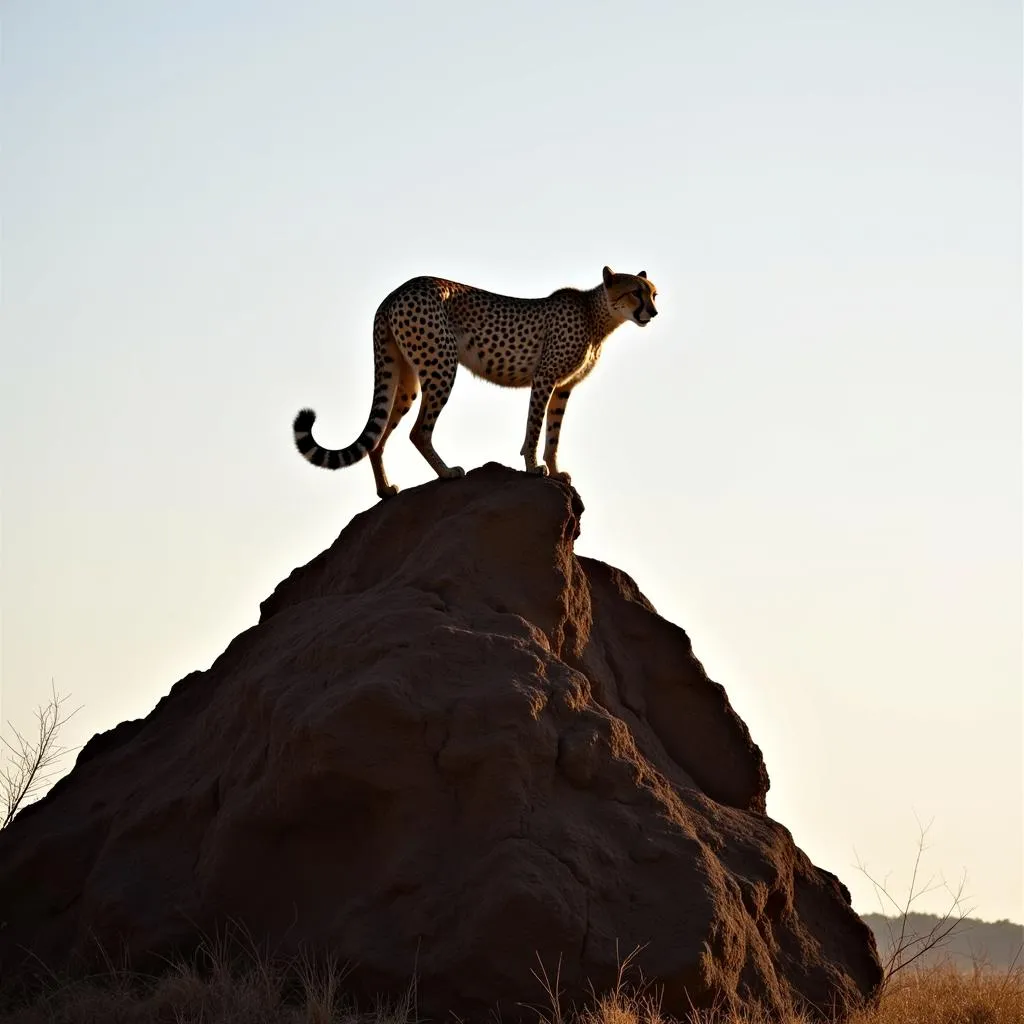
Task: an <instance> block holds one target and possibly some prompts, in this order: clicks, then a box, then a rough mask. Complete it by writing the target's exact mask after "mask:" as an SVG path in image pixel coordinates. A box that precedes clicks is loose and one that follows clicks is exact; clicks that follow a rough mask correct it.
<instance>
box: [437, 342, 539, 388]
mask: <svg viewBox="0 0 1024 1024" xmlns="http://www.w3.org/2000/svg"><path fill="white" fill-rule="evenodd" d="M497 333H498V332H496V334H497ZM456 338H457V340H458V344H459V362H460V363H462V365H463V366H465V367H466V369H468V370H469V371H470V373H473V374H475V375H476V376H477V377H483V379H484V380H489V381H491V382H492V383H493V384H501V385H502V386H503V387H507V388H524V387H529V386H530V384H531V383H532V381H533V371H534V369H535V368H536V366H537V360H538V359H539V358H540V351H541V342H540V339H539V338H538V339H534V338H529V337H526V338H514V339H509V338H503V337H501V336H500V334H498V336H497V337H495V336H494V335H492V336H490V337H486V336H485V337H484V338H481V337H480V336H479V335H477V334H475V333H469V332H466V333H457V334H456Z"/></svg>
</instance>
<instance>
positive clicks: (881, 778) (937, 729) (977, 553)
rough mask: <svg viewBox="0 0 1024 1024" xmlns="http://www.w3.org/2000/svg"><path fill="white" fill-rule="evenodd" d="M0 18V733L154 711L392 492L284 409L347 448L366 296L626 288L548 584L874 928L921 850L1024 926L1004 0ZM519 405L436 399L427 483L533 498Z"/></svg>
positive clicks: (564, 448)
mask: <svg viewBox="0 0 1024 1024" xmlns="http://www.w3.org/2000/svg"><path fill="white" fill-rule="evenodd" d="M2 12H3V15H2V50H3V54H2V57H3V59H2V68H0V87H2V90H3V93H2V96H3V99H2V106H0V144H2V165H0V172H2V176H0V204H2V257H3V268H2V269H3V279H2V285H3V301H2V307H0V309H2V327H0V329H2V332H3V333H2V337H3V370H2V375H0V381H2V383H0V388H2V399H0V428H2V430H0V434H2V444H3V450H2V515H3V518H2V561H0V565H2V611H3V646H2V657H3V665H2V668H3V676H2V683H3V690H2V709H0V714H2V717H3V719H4V721H5V722H7V721H10V722H12V723H14V724H16V725H20V726H25V725H26V724H30V722H31V716H32V711H33V708H34V707H35V706H36V705H37V704H38V703H40V702H41V701H43V700H45V698H46V696H47V694H48V692H49V688H50V683H51V679H52V680H53V682H54V684H55V685H56V686H57V688H58V689H59V690H61V691H64V692H68V693H70V694H71V702H72V703H73V704H75V705H81V711H80V712H79V713H78V715H77V716H76V717H75V719H73V721H72V723H71V725H70V726H69V727H68V730H67V732H66V734H65V739H66V741H67V742H69V743H72V744H81V743H83V742H84V741H85V740H86V739H87V738H88V737H89V736H91V735H92V734H93V733H94V732H96V731H99V730H102V729H107V728H110V727H112V726H114V725H115V724H117V723H118V722H119V721H122V720H124V719H126V718H133V717H139V716H142V715H145V714H146V713H148V711H149V710H150V709H151V708H152V707H153V706H154V704H155V703H156V702H157V700H159V698H160V697H161V696H163V695H164V694H165V693H166V692H167V690H168V689H169V688H170V686H171V685H172V684H173V683H174V682H175V681H176V680H177V679H179V678H180V677H181V676H183V675H185V674H186V673H187V672H189V671H191V670H193V669H202V668H207V667H208V666H209V665H210V663H211V662H212V660H213V659H214V658H215V657H216V656H217V655H218V654H219V653H220V652H221V651H222V650H223V649H224V648H225V647H226V646H227V644H228V642H229V641H230V640H231V639H232V638H233V637H234V636H235V635H236V634H237V633H238V632H240V631H241V630H242V629H245V628H246V627H248V626H250V625H252V624H253V623H254V622H255V621H256V620H257V617H258V614H259V602H260V601H261V600H263V599H264V598H265V597H266V596H267V595H268V594H269V593H270V592H271V591H272V590H273V588H274V586H275V585H276V584H277V583H278V581H280V580H281V579H282V578H284V577H285V576H286V575H287V574H288V573H289V572H290V571H291V570H292V569H293V568H294V567H295V566H297V565H300V564H303V563H305V562H306V561H308V560H309V559H310V558H312V557H313V556H314V555H316V554H317V553H318V552H319V551H321V550H322V549H323V548H324V547H326V546H327V545H328V544H329V543H330V542H331V541H332V540H333V539H334V537H335V536H336V535H337V533H338V532H339V530H340V529H341V528H342V527H343V526H344V525H345V524H346V523H347V522H348V521H349V519H350V518H351V517H352V516H353V515H354V514H355V513H357V512H359V511H361V510H363V509H365V508H367V507H369V506H370V505H372V504H373V503H374V502H375V500H376V496H375V492H374V487H373V479H372V474H371V471H370V466H369V463H368V462H363V463H361V464H360V465H358V466H356V467H353V468H351V469H348V470H345V471H342V472H339V473H334V474H331V473H325V472H323V471H320V470H316V469H314V468H312V467H311V466H309V465H308V464H307V463H305V462H304V461H303V460H302V459H301V458H300V457H299V456H298V455H297V453H296V452H295V450H294V448H293V446H292V438H291V420H292V417H293V416H294V415H295V413H296V412H297V411H298V409H299V408H300V407H302V406H304V405H310V406H312V407H313V408H314V409H316V410H317V412H318V414H319V419H318V423H317V436H318V438H319V439H320V440H321V441H322V442H323V443H325V444H328V445H337V446H341V445H344V444H347V443H349V442H350V441H352V440H353V439H354V438H355V437H356V435H357V434H358V432H359V430H360V429H361V427H362V425H363V424H364V422H365V420H366V415H367V412H368V411H369V404H370V395H371V391H372V386H373V385H372V361H371V336H370V329H371V323H372V317H373V312H374V310H375V308H376V306H377V304H378V303H379V302H380V300H381V299H382V298H383V297H384V296H385V295H386V294H387V293H388V292H389V291H390V290H391V289H392V288H394V287H396V286H397V285H398V284H400V283H401V282H403V281H404V280H406V279H407V278H409V277H412V276H414V275H416V274H436V275H439V276H446V277H451V278H454V279H456V280H461V281H466V282H468V283H471V284H476V285H479V286H481V287H484V288H488V289H490V290H492V291H498V292H504V293H507V294H513V295H533V296H539V295H546V294H549V293H550V292H551V291H553V290H554V289H555V288H557V287H560V286H562V285H575V286H578V287H582V288H590V287H593V286H594V285H596V284H597V283H598V282H599V281H600V275H601V267H602V266H603V265H604V264H605V263H608V264H610V265H611V266H612V267H613V268H615V269H617V270H618V269H621V270H625V271H630V272H636V271H638V270H641V269H645V270H646V271H647V272H648V274H649V275H650V277H651V279H652V280H653V281H654V282H655V284H656V286H657V288H658V294H659V309H660V311H661V315H660V316H659V317H658V319H657V321H656V322H655V323H653V324H652V325H651V326H650V327H649V328H647V329H645V330H643V331H641V330H639V329H638V328H635V327H633V326H631V325H626V326H624V327H622V328H621V329H620V330H619V331H618V332H617V333H616V334H615V335H613V336H612V338H611V339H610V340H609V342H608V343H607V345H606V346H605V351H604V355H603V357H602V360H601V363H600V365H599V366H598V367H597V369H596V371H595V372H594V373H593V375H592V376H591V377H590V379H589V380H588V381H587V382H586V383H585V384H584V385H583V386H582V387H581V388H579V390H578V391H577V392H576V394H575V396H574V398H573V402H572V405H571V407H570V409H569V411H568V413H567V416H566V420H565V425H564V429H563V431H562V444H561V451H560V462H561V464H562V465H563V466H564V468H566V469H568V470H569V471H570V472H571V473H572V476H573V482H574V484H575V485H576V486H577V487H578V489H579V491H580V493H581V495H582V497H583V500H584V502H585V504H586V513H585V515H584V519H583V535H582V537H581V539H580V541H579V543H578V550H579V551H580V552H581V553H583V554H588V555H593V556H596V557H599V558H602V559H603V560H605V561H607V562H610V563H612V564H614V565H616V566H619V567H620V568H622V569H623V570H625V571H626V572H628V573H630V574H631V575H632V576H633V577H634V578H635V579H636V580H637V582H638V584H639V585H640V587H641V589H642V590H643V591H644V593H645V594H646V595H647V596H648V597H649V598H650V599H651V600H652V601H653V603H654V604H655V606H656V607H657V608H658V610H659V611H660V612H661V613H662V614H663V615H665V616H666V617H667V618H669V619H672V620H673V621H675V622H678V623H679V624H680V625H682V626H683V627H684V628H685V629H686V630H687V631H688V633H689V634H690V636H691V638H692V640H693V644H694V649H695V652H696V654H697V656H698V657H699V658H700V659H701V660H702V662H703V663H704V665H705V667H706V668H707V670H708V672H709V674H710V675H711V676H712V678H714V679H717V680H718V681H720V682H721V683H722V684H723V685H724V686H725V687H726V689H727V691H728V693H729V696H730V699H731V700H732V702H733V704H734V706H735V707H736V709H737V711H738V712H739V714H740V715H741V716H742V717H743V718H744V719H745V721H746V722H747V724H748V726H749V727H750V729H751V732H752V734H753V736H754V738H755V740H756V741H757V742H758V743H759V744H760V746H761V748H762V750H763V752H764V756H765V759H766V762H767V765H768V770H769V773H770V775H771V780H772V786H771V790H770V793H769V797H768V810H769V813H770V814H771V815H772V816H773V817H775V818H777V819H778V820H780V821H782V822H783V823H784V824H785V825H786V826H787V827H789V828H790V829H791V830H792V832H793V834H794V837H795V838H796V841H797V843H798V844H799V845H800V847H801V848H802V849H804V850H805V851H806V852H807V853H808V854H809V855H810V856H811V858H812V859H813V860H814V861H815V863H817V864H819V865H821V866H822V867H826V868H828V869H829V870H832V871H834V872H836V873H837V874H838V875H839V876H840V877H841V878H842V879H843V880H844V881H845V882H846V884H847V885H848V886H849V887H850V889H851V890H852V892H853V895H854V905H855V907H856V908H857V909H858V910H860V911H861V912H869V911H873V910H876V909H878V905H877V903H876V901H875V899H874V897H873V894H872V891H871V887H870V885H869V884H868V883H867V882H866V880H865V879H864V878H863V876H862V875H860V873H859V872H858V870H857V867H856V865H857V863H858V861H860V862H862V863H865V864H866V865H867V867H868V868H869V869H870V870H871V871H872V872H873V873H876V874H878V875H880V876H888V879H889V883H890V885H891V887H892V888H893V891H894V892H895V893H896V894H898V895H904V894H905V890H906V885H907V882H908V874H909V869H910V868H911V866H912V863H913V858H914V853H915V849H916V844H917V839H918V825H917V821H918V819H920V821H922V822H924V823H927V822H929V821H931V822H933V824H932V827H931V831H930V832H929V834H928V842H929V849H928V850H927V852H926V853H925V856H924V861H923V867H922V870H923V871H924V872H925V875H926V878H931V877H934V878H935V879H936V880H939V879H941V878H945V879H947V880H948V881H949V882H950V883H951V884H954V885H955V884H956V883H957V882H958V881H959V879H960V877H961V876H962V875H963V874H964V873H966V887H965V890H966V894H967V903H966V908H967V909H970V910H973V911H974V913H975V914H976V915H978V916H981V917H985V918H988V919H996V918H1005V917H1009V918H1011V919H1012V920H1016V921H1024V893H1022V874H1024V842H1022V831H1024V824H1022V806H1024V793H1022V767H1024V766H1022V741H1024V737H1022V730H1024V717H1022V676H1021V650H1022V644H1021V621H1022V620H1021V611H1022V609H1021V385H1022V381H1021V64H1022V61H1021V48H1022V32H1021V12H1020V6H1019V4H1016V3H1009V2H1003V0H992V2H989V3H984V4H966V3H948V2H941V0H938V2H937V0H884V2H881V0H868V2H864V3H859V4H851V3H848V2H846V0H832V2H827V0H815V2H812V0H804V2H797V0H778V2H775V3H772V4H765V3H760V2H754V0H747V2H744V3H740V2H726V0H715V2H711V0H707V2H702V3H687V2H669V0H664V2H661V3H643V2H638V3H634V4H622V3H604V2H596V0H594V2H590V3H572V2H568V0H566V2H560V3H556V2H553V0H548V2H546V3H540V2H533V0H524V2H519V3H517V4H514V5H513V4H508V5H504V4H503V5H497V4H486V3H480V2H473V3H470V2H463V0H458V2H449V3H445V4H438V3H434V4H426V3H423V4H420V3H412V2H406V3H387V2H380V3H375V4H362V3H361V4H354V3H347V2H339V0H322V2H313V0H289V2H287V3H285V2H255V0H245V2H242V0H190V2H176V3H159V4H158V3H152V2H151V3H140V2H139V0H88V2H84V0H61V2H55V0H21V2H17V0H8V2H6V3H4V4H3V5H2ZM527 398H528V396H527V393H526V392H524V391H500V390H498V389H496V388H494V387H491V386H488V385H486V384H483V383H481V382H478V381H475V380H473V379H472V378H470V376H469V374H468V373H466V372H465V371H462V372H460V374H459V377H458V379H457V381H456V385H455V390H454V393H453V396H452V399H451V401H450V402H449V404H448V406H447V408H446V410H445V412H444V414H443V415H442V417H441V420H440V425H439V427H438V429H437V432H436V434H435V442H436V445H437V448H438V450H439V451H440V453H441V454H442V456H443V457H444V458H445V459H446V461H448V462H449V463H456V464H461V465H463V466H466V467H467V468H469V467H473V466H478V465H481V464H482V463H484V462H487V461H489V460H496V461H500V462H503V463H505V464H507V465H512V466H516V467H519V466H521V460H520V456H519V448H520V445H521V444H522V435H523V430H524V425H525V417H526V408H527ZM411 419H412V418H411V417H410V418H409V420H407V421H406V423H407V424H408V423H409V422H410V421H411ZM407 434H408V429H407V426H404V427H403V429H402V430H401V431H400V432H399V433H397V434H396V435H395V437H394V438H393V439H392V441H391V442H390V445H389V448H388V469H389V473H390V475H391V478H392V480H393V481H395V482H397V483H398V484H399V485H401V486H403V487H409V486H412V485H415V484H418V483H421V482H424V481H426V480H428V479H431V478H432V473H431V471H430V469H429V468H428V467H427V465H426V463H425V462H424V461H423V460H422V458H421V457H420V456H419V455H418V453H416V451H415V450H414V449H413V448H412V446H411V445H410V444H409V442H408V439H407ZM69 766H70V763H69ZM947 905H948V896H947V895H946V894H945V893H944V892H943V891H941V890H940V891H938V892H934V893H932V894H930V895H929V896H926V897H924V898H922V899H921V900H920V901H919V902H918V903H917V904H916V905H915V909H919V910H923V911H929V910H930V911H941V910H944V909H945V908H946V906H947Z"/></svg>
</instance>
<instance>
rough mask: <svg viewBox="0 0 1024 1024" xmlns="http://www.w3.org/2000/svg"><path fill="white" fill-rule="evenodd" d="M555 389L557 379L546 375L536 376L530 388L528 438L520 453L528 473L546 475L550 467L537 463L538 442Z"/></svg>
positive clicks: (527, 420)
mask: <svg viewBox="0 0 1024 1024" xmlns="http://www.w3.org/2000/svg"><path fill="white" fill-rule="evenodd" d="M554 390H555V381H554V380H551V379H550V378H546V377H535V378H534V381H533V387H532V388H531V389H530V411H529V413H528V414H527V417H526V440H525V441H523V447H522V448H521V449H520V450H519V454H520V455H522V456H523V457H524V458H525V459H526V471H527V473H538V474H539V475H540V476H546V475H547V472H548V467H547V466H545V465H540V466H538V465H537V443H538V442H539V441H540V428H541V426H542V425H543V423H544V411H545V409H547V407H548V402H549V401H550V400H551V393H552V392H553V391H554Z"/></svg>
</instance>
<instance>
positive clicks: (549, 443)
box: [544, 387, 572, 483]
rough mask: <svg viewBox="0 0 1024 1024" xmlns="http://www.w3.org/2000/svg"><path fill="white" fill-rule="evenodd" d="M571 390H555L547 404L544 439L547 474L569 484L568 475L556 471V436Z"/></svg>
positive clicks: (565, 388) (562, 388)
mask: <svg viewBox="0 0 1024 1024" xmlns="http://www.w3.org/2000/svg"><path fill="white" fill-rule="evenodd" d="M571 394H572V388H567V387H560V388H557V389H556V390H555V392H554V393H553V394H552V396H551V400H550V401H549V402H548V414H547V430H546V432H545V437H544V462H545V464H546V465H547V467H548V474H549V475H550V476H556V477H558V478H559V479H560V480H564V481H565V482H566V483H570V479H569V474H568V473H561V472H559V470H558V435H559V431H561V429H562V417H563V416H564V415H565V407H566V405H567V404H568V402H569V395H571Z"/></svg>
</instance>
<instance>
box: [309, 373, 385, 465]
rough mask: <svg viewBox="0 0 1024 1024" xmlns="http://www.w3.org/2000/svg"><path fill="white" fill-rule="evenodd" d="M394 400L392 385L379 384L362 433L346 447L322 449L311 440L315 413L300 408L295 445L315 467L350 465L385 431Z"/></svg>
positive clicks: (374, 446) (369, 448) (361, 456)
mask: <svg viewBox="0 0 1024 1024" xmlns="http://www.w3.org/2000/svg"><path fill="white" fill-rule="evenodd" d="M394 400H395V387H394V385H392V384H390V383H388V384H379V385H378V386H377V387H376V388H375V389H374V392H373V407H372V408H371V409H370V418H369V419H368V420H367V421H366V426H365V427H363V432H362V433H361V434H360V435H359V437H358V438H356V440H355V441H353V442H352V444H350V445H349V446H348V447H347V448H324V447H322V446H321V445H319V444H317V443H316V441H314V440H313V421H314V420H315V419H316V413H315V412H313V410H312V409H303V410H302V411H301V412H300V413H299V414H298V416H296V417H295V422H294V423H293V424H292V429H293V430H294V432H295V447H296V448H298V449H299V454H301V455H302V457H303V458H304V459H306V461H307V462H312V463H313V465H314V466H322V467H323V468H324V469H341V468H342V467H343V466H351V465H353V464H354V463H356V462H358V461H359V460H360V459H362V458H365V457H366V456H367V455H369V453H370V452H372V451H373V449H374V448H376V447H377V442H378V441H379V440H380V438H381V435H382V434H383V433H384V426H385V424H386V423H387V421H388V416H389V415H390V414H391V406H392V404H393V403H394Z"/></svg>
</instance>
